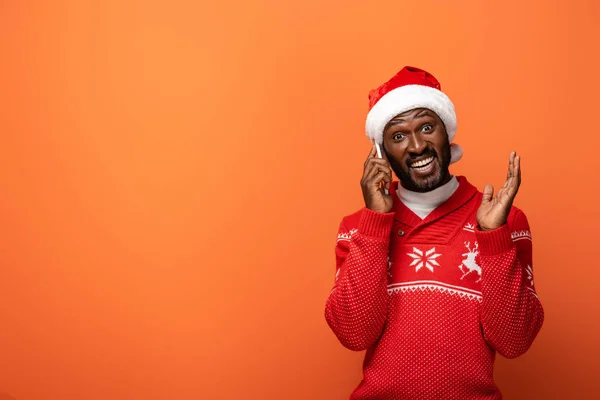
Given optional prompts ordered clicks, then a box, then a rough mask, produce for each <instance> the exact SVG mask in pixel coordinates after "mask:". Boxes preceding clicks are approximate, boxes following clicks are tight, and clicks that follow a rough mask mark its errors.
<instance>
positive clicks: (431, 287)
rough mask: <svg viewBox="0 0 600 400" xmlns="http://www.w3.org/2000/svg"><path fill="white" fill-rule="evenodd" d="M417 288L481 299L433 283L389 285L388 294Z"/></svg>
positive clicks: (472, 294) (477, 296)
mask: <svg viewBox="0 0 600 400" xmlns="http://www.w3.org/2000/svg"><path fill="white" fill-rule="evenodd" d="M417 290H418V291H421V292H426V291H428V290H429V291H430V292H434V291H436V290H437V291H438V292H440V293H448V294H450V295H453V296H459V297H461V298H467V299H469V300H476V301H478V302H481V300H482V296H481V295H477V294H474V293H469V292H465V291H462V290H458V289H452V288H449V287H445V286H439V285H433V284H418V285H406V286H397V287H391V288H388V294H394V293H400V292H401V293H407V292H412V293H415V292H416V291H417Z"/></svg>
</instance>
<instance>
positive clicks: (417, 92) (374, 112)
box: [366, 85, 462, 162]
mask: <svg viewBox="0 0 600 400" xmlns="http://www.w3.org/2000/svg"><path fill="white" fill-rule="evenodd" d="M415 108H427V109H429V110H431V111H433V112H435V113H436V114H437V115H438V116H439V117H440V119H441V120H442V122H443V123H444V126H445V127H446V132H447V133H448V141H449V142H450V143H452V140H453V139H454V135H455V134H456V113H455V111H454V104H452V101H450V98H448V96H446V94H445V93H444V92H442V91H441V90H438V89H434V88H432V87H429V86H423V85H406V86H401V87H399V88H396V89H394V90H391V91H389V92H388V93H386V94H385V95H384V96H383V97H382V98H381V99H379V101H378V102H377V103H375V105H374V106H373V107H372V108H371V110H370V111H369V113H368V114H367V122H366V131H367V132H366V133H367V136H368V137H369V139H371V140H372V141H375V142H377V143H382V142H383V130H384V128H385V126H386V125H387V124H388V122H390V121H391V120H392V119H393V118H394V117H396V116H397V115H398V114H402V113H403V112H406V111H409V110H414V109H415ZM454 148H455V150H454V151H453V152H454V153H455V156H454V154H453V157H452V158H456V160H455V161H453V162H456V161H458V160H459V159H460V158H461V156H462V150H459V149H460V147H458V146H457V145H455V146H454Z"/></svg>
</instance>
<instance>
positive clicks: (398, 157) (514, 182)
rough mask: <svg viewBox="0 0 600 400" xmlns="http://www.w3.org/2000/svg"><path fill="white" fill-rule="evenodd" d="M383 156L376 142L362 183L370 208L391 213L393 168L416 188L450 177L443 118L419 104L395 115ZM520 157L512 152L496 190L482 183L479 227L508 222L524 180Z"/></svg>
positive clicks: (424, 189)
mask: <svg viewBox="0 0 600 400" xmlns="http://www.w3.org/2000/svg"><path fill="white" fill-rule="evenodd" d="M383 150H384V151H383V152H382V156H383V158H378V157H377V152H376V148H375V145H373V147H372V149H371V152H370V153H369V156H368V157H367V160H366V161H365V164H364V171H363V177H362V179H361V187H362V192H363V198H364V200H365V205H366V207H367V208H369V209H371V210H373V211H376V212H382V213H387V212H390V211H391V209H392V204H393V201H392V198H391V196H390V195H389V194H387V193H386V192H385V190H384V189H387V190H388V191H389V188H390V183H391V182H392V171H394V173H395V174H396V176H398V178H399V179H400V183H401V185H402V186H403V187H404V188H406V189H408V190H412V191H416V192H427V191H431V190H434V189H436V188H438V187H440V186H442V185H444V184H446V183H448V182H449V181H450V179H452V175H451V174H450V172H449V169H448V167H449V165H450V144H449V142H448V135H447V134H446V129H445V127H444V124H443V123H442V121H441V120H440V118H439V117H438V116H437V115H436V114H435V113H434V112H433V111H430V110H427V109H423V108H418V109H414V110H410V111H407V112H405V113H402V114H400V115H398V116H396V117H395V118H393V119H392V120H391V121H390V122H389V123H388V124H387V126H386V127H385V129H384V132H383ZM520 161H521V160H520V157H519V156H517V155H516V153H515V152H512V153H511V154H510V157H509V163H508V173H507V177H506V180H505V182H504V185H503V186H502V187H501V188H500V190H499V191H498V193H497V194H496V196H494V188H493V186H492V185H486V186H485V188H484V189H483V198H482V201H481V205H480V206H479V209H478V211H477V223H478V224H479V229H481V230H483V231H490V230H494V229H497V228H499V227H501V226H502V225H504V224H505V223H506V221H507V219H508V214H509V212H510V209H511V207H512V204H513V202H514V199H515V196H516V195H517V192H518V190H519V187H520V185H521V162H520Z"/></svg>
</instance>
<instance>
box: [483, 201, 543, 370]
mask: <svg viewBox="0 0 600 400" xmlns="http://www.w3.org/2000/svg"><path fill="white" fill-rule="evenodd" d="M510 220H512V221H513V222H512V223H511V224H510V225H509V224H504V225H503V226H501V227H499V228H497V229H495V230H492V231H487V232H482V231H481V230H479V229H478V230H476V231H475V235H476V237H477V241H478V243H479V259H478V261H479V263H480V266H481V270H482V289H481V290H482V294H483V303H482V314H481V323H482V326H483V334H484V337H485V339H486V340H487V341H488V343H489V344H490V345H491V346H492V347H493V348H495V349H496V350H497V351H498V353H500V354H501V355H503V356H504V357H507V358H515V357H518V356H520V355H522V354H524V353H525V352H526V351H527V350H528V349H529V347H530V346H531V344H532V343H533V340H534V339H535V338H536V336H537V334H538V332H539V330H540V329H541V327H542V324H543V321H544V310H543V308H542V305H541V303H540V301H539V299H538V296H537V294H536V291H535V287H534V284H533V262H532V240H531V232H530V229H529V224H528V222H527V218H526V216H525V214H524V213H523V212H521V211H520V210H515V211H514V218H509V221H510Z"/></svg>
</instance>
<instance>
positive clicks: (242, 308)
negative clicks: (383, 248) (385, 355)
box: [0, 0, 600, 400]
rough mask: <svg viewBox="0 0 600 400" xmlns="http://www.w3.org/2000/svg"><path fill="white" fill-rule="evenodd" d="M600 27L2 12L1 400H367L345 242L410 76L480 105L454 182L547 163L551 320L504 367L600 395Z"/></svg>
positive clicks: (284, 13)
mask: <svg viewBox="0 0 600 400" xmlns="http://www.w3.org/2000/svg"><path fill="white" fill-rule="evenodd" d="M599 17H600V5H598V2H595V1H593V0H589V1H553V2H549V1H529V2H528V1H504V2H486V1H481V0H477V1H475V0H474V1H441V0H440V1H410V2H409V1H397V0H394V1H391V0H387V1H380V2H373V3H369V2H366V1H364V0H363V1H354V0H350V1H344V2H339V1H330V0H329V1H323V0H305V1H302V2H285V1H279V0H277V1H276V0H262V1H261V0H254V1H240V2H236V3H229V2H222V1H216V2H209V1H204V2H196V1H178V0H169V1H166V0H165V1H141V0H140V1H127V2H123V1H117V0H111V1H96V2H90V1H79V0H64V1H46V2H44V1H17V0H15V1H8V0H5V1H2V2H1V3H0V53H1V54H2V60H1V62H0V129H1V131H0V132H1V134H0V190H1V213H0V229H1V237H0V263H1V270H0V296H1V297H0V299H1V302H0V393H2V392H4V393H7V394H10V395H11V396H13V397H14V398H16V399H18V400H49V399H51V400H53V399H57V400H58V399H60V400H76V399H77V400H80V399H86V400H96V399H98V400H106V399H144V400H153V399H286V400H294V399H311V400H319V399H323V400H325V399H327V400H331V399H347V398H348V395H349V393H350V392H351V391H352V389H353V388H354V387H355V386H356V385H357V383H358V382H359V380H360V376H361V366H360V363H361V360H362V354H360V353H353V352H351V351H349V350H346V349H344V348H343V347H342V346H341V345H340V344H339V343H338V342H337V341H336V339H335V337H334V335H333V333H331V331H330V330H329V328H328V327H327V325H326V323H325V319H324V316H323V313H324V304H325V299H326V296H327V295H328V293H329V290H330V288H331V285H332V283H333V277H334V268H335V267H334V253H333V249H334V244H335V235H336V231H337V227H338V223H339V221H340V219H341V217H342V216H343V215H344V214H347V213H350V212H352V211H354V210H356V209H357V208H359V207H361V206H362V197H361V193H360V187H359V184H358V182H359V180H360V175H361V171H362V163H363V160H364V158H365V157H366V155H367V153H368V151H369V144H368V140H367V139H366V137H365V136H364V118H365V115H366V111H367V92H368V90H369V89H371V88H373V87H375V86H377V85H379V84H380V83H381V82H383V81H384V80H386V79H388V78H389V77H390V76H391V75H392V74H394V73H395V72H396V71H397V70H399V69H400V68H401V67H402V66H404V65H407V64H408V65H414V66H418V67H421V68H425V69H427V70H429V71H430V72H432V73H433V74H434V75H436V77H437V78H438V79H439V80H440V81H441V82H442V88H443V89H444V90H445V91H446V92H447V93H448V94H449V95H450V97H451V98H452V99H453V101H454V102H455V104H456V107H457V112H458V118H459V131H458V134H457V138H456V141H457V142H458V143H460V144H461V145H462V146H463V148H464V150H465V157H464V158H463V160H462V161H461V162H460V163H458V164H457V165H456V166H455V167H453V172H454V173H456V174H465V175H467V176H468V177H469V179H470V180H471V181H472V182H473V183H474V184H476V185H477V186H478V187H480V188H481V187H483V185H484V184H485V183H488V182H489V183H493V184H495V185H500V184H501V183H502V181H503V177H504V175H505V169H506V163H507V159H508V154H509V152H510V151H511V150H512V149H516V150H517V151H518V152H519V153H520V154H521V155H522V157H523V170H524V172H523V174H524V177H523V179H524V183H523V186H522V189H521V191H520V193H519V196H518V198H517V205H518V206H520V207H521V208H523V209H524V210H525V211H526V213H527V215H528V217H529V221H530V223H531V225H532V230H533V232H534V252H535V253H534V258H535V269H536V286H537V289H538V292H539V294H540V298H541V299H542V302H543V304H544V306H545V310H546V322H545V325H544V327H543V329H542V331H541V333H540V335H539V337H538V339H537V341H536V342H535V344H534V346H533V347H532V349H531V350H530V351H529V353H527V354H526V355H525V356H523V357H521V358H519V359H517V360H511V361H507V360H504V359H499V360H498V362H497V368H496V377H497V382H498V384H499V386H500V388H501V389H502V391H503V393H504V394H505V396H506V398H507V399H567V398H577V399H591V398H593V394H595V393H597V384H596V382H597V376H596V375H597V371H598V357H599V356H600V345H599V342H598V337H599V336H600V321H599V320H598V311H597V310H598V307H599V306H600V291H598V289H597V282H598V279H599V278H600V272H599V270H600V268H598V255H597V254H596V251H595V249H596V246H597V243H596V240H597V237H598V234H597V228H598V225H599V222H600V218H599V215H598V205H597V204H598V201H597V185H598V169H599V168H600V157H599V156H598V145H599V144H600V140H599V137H600V135H599V134H598V115H599V110H598V106H599V102H598V100H597V99H598V97H597V96H598V93H600V79H598V76H597V74H598V71H600V62H599V60H598V56H597V44H596V42H597V41H598V39H599V27H598V21H599ZM1 396H2V395H0V398H1ZM4 396H5V397H6V398H8V397H7V395H4Z"/></svg>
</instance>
